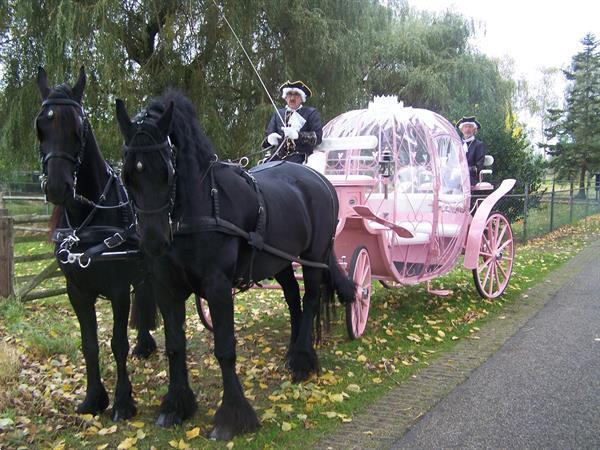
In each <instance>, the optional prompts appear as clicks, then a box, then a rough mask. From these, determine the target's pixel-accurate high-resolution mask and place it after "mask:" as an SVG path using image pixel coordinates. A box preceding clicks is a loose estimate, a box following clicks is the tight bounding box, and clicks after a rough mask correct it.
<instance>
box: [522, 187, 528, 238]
mask: <svg viewBox="0 0 600 450" xmlns="http://www.w3.org/2000/svg"><path fill="white" fill-rule="evenodd" d="M528 207H529V183H525V201H524V202H523V242H527V212H528V211H527V209H528Z"/></svg>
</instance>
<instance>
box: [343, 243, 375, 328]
mask: <svg viewBox="0 0 600 450" xmlns="http://www.w3.org/2000/svg"><path fill="white" fill-rule="evenodd" d="M348 275H350V277H351V278H352V281H354V284H355V285H356V288H355V289H356V290H355V294H354V301H353V302H352V303H347V304H346V328H347V329H348V336H350V339H357V338H359V337H361V336H362V334H363V333H364V331H365V327H366V326H367V318H368V317H369V305H370V304H371V289H372V288H371V258H369V252H368V250H367V248H366V247H365V246H359V247H357V248H356V250H354V254H353V255H352V259H351V260H350V269H349V271H348Z"/></svg>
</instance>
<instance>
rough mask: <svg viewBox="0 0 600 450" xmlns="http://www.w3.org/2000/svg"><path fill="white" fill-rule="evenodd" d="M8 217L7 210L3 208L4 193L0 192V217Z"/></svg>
mask: <svg viewBox="0 0 600 450" xmlns="http://www.w3.org/2000/svg"><path fill="white" fill-rule="evenodd" d="M2 216H8V209H6V208H5V207H4V193H2V192H0V217H2Z"/></svg>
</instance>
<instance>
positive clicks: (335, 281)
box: [327, 250, 356, 304]
mask: <svg viewBox="0 0 600 450" xmlns="http://www.w3.org/2000/svg"><path fill="white" fill-rule="evenodd" d="M327 265H328V266H329V280H330V283H331V288H333V290H335V292H336V293H337V296H338V300H339V301H340V303H343V304H346V303H352V302H353V301H354V299H355V291H356V286H355V285H354V281H352V278H350V277H349V276H348V275H347V274H346V273H345V272H344V270H343V269H342V268H341V267H340V264H339V263H338V260H337V257H336V256H335V253H334V251H333V250H331V253H330V254H329V261H328V263H327Z"/></svg>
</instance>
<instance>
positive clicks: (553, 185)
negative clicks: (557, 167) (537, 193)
mask: <svg viewBox="0 0 600 450" xmlns="http://www.w3.org/2000/svg"><path fill="white" fill-rule="evenodd" d="M555 186H556V178H555V177H554V178H552V193H551V194H550V230H549V231H550V232H552V230H554V195H555V194H554V191H555V189H554V188H555Z"/></svg>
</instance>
